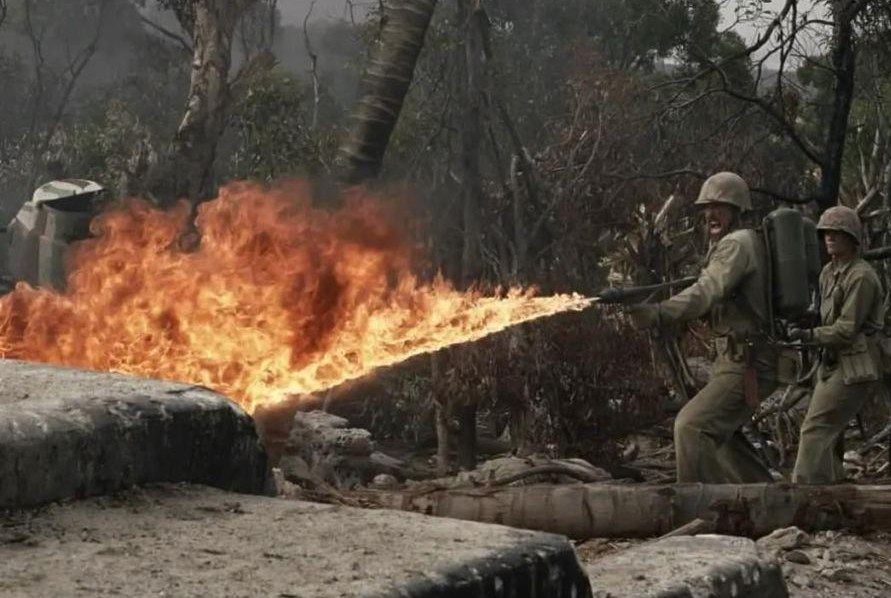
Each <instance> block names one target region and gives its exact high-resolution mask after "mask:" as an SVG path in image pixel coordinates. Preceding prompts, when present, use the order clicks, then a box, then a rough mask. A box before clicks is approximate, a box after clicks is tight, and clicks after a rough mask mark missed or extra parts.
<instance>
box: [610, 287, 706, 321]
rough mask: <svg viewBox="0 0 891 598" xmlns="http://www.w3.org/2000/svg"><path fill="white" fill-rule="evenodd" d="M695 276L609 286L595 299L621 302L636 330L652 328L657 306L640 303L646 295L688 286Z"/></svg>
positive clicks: (612, 302) (656, 316)
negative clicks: (637, 284) (625, 285)
mask: <svg viewBox="0 0 891 598" xmlns="http://www.w3.org/2000/svg"><path fill="white" fill-rule="evenodd" d="M696 280H697V278H696V277H695V276H694V277H690V278H682V279H680V280H670V281H668V282H663V283H660V284H651V285H645V286H639V287H610V288H607V289H604V290H602V291H600V293H598V294H597V296H596V299H597V301H598V302H599V303H611V304H621V305H623V309H624V310H625V312H626V313H627V314H628V317H629V319H630V320H631V325H632V326H634V327H635V328H637V329H638V330H645V329H647V328H652V327H654V326H657V325H658V324H659V308H658V306H657V305H656V304H655V303H640V301H641V300H642V299H644V298H645V297H646V296H647V295H650V294H651V293H653V292H655V291H660V290H662V289H668V288H671V287H688V286H690V285H691V284H693V283H694V282H696Z"/></svg>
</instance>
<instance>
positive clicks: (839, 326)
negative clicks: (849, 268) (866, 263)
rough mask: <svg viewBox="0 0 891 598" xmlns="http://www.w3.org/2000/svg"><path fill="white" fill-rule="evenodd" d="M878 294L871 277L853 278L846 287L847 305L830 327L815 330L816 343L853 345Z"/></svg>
mask: <svg viewBox="0 0 891 598" xmlns="http://www.w3.org/2000/svg"><path fill="white" fill-rule="evenodd" d="M878 293H879V289H878V287H877V286H876V283H875V281H874V280H872V279H871V278H870V277H869V276H864V275H859V276H856V277H855V276H852V277H851V280H849V281H847V282H846V285H845V303H844V305H842V308H841V312H840V313H839V316H838V319H836V320H835V322H834V323H833V324H831V325H829V326H818V327H816V328H814V330H813V336H814V342H815V343H817V344H818V345H822V346H824V347H844V346H846V345H850V344H851V343H853V342H854V338H855V337H856V336H857V333H858V332H860V329H861V328H862V327H863V322H865V321H866V318H867V317H868V316H869V309H870V307H871V306H872V305H873V302H874V301H875V298H876V296H877V294H878Z"/></svg>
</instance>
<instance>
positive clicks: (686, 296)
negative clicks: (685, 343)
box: [658, 239, 750, 326]
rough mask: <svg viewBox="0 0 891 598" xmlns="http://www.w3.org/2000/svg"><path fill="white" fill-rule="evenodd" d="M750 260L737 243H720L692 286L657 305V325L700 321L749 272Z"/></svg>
mask: <svg viewBox="0 0 891 598" xmlns="http://www.w3.org/2000/svg"><path fill="white" fill-rule="evenodd" d="M749 265H750V264H749V256H748V255H747V254H746V252H745V251H744V250H743V247H742V244H741V243H740V242H739V241H737V240H736V239H723V240H722V241H720V242H719V243H718V246H717V247H715V251H714V253H713V254H712V256H711V259H710V260H709V263H708V265H707V266H706V267H705V269H703V271H702V273H701V274H700V275H699V280H697V281H696V282H695V283H694V284H693V285H692V286H690V287H687V288H686V289H684V290H683V291H681V292H680V293H678V294H677V295H675V296H674V297H672V298H671V299H667V300H665V301H662V302H661V303H659V304H658V323H659V325H661V326H668V325H672V324H677V323H680V322H689V321H690V320H695V319H697V318H700V317H702V316H703V315H705V314H706V313H708V311H709V310H710V309H711V308H712V306H713V305H714V304H715V303H717V302H719V301H721V300H722V299H725V298H726V297H728V296H729V295H730V294H731V293H732V292H733V289H734V288H736V287H737V286H738V285H739V284H740V282H741V281H742V279H743V277H744V276H745V275H746V273H747V272H748V269H749Z"/></svg>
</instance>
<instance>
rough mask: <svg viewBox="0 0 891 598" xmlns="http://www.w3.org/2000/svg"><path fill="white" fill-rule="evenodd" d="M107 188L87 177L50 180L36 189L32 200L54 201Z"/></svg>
mask: <svg viewBox="0 0 891 598" xmlns="http://www.w3.org/2000/svg"><path fill="white" fill-rule="evenodd" d="M104 190H105V189H104V188H103V187H102V185H100V184H99V183H95V182H93V181H88V180H85V179H63V180H59V181H50V182H48V183H45V184H43V185H41V186H40V187H38V188H37V189H35V190H34V195H32V196H31V201H32V202H34V204H35V205H40V204H42V203H47V202H53V201H57V200H60V199H67V198H70V197H78V196H83V195H92V194H96V193H101V192H102V191H104Z"/></svg>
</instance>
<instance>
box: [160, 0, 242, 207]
mask: <svg viewBox="0 0 891 598" xmlns="http://www.w3.org/2000/svg"><path fill="white" fill-rule="evenodd" d="M256 1H257V0H195V2H194V3H193V4H192V10H191V11H185V12H178V13H177V17H178V18H179V20H180V23H181V25H182V26H183V28H184V29H186V30H187V31H189V32H190V33H191V34H192V44H193V52H194V54H193V57H192V77H191V83H190V86H189V95H188V100H187V103H186V111H185V115H184V116H183V120H182V122H181V123H180V125H179V128H178V129H177V131H176V135H175V136H174V139H173V146H172V155H171V163H172V165H174V167H173V168H172V169H171V172H170V173H169V174H170V175H171V176H172V177H173V179H174V180H173V189H172V191H173V195H174V198H173V199H177V198H181V197H187V198H189V199H190V200H191V203H192V205H193V206H194V205H195V204H197V203H198V202H200V201H201V200H203V199H206V198H207V197H209V196H211V195H212V194H213V189H212V177H211V175H212V171H213V164H214V160H215V158H216V153H217V144H218V143H219V139H220V136H221V135H222V134H223V130H224V129H225V127H226V119H227V117H228V113H229V105H230V103H231V102H230V100H231V89H230V86H229V70H230V67H231V64H232V39H233V36H234V33H235V27H236V25H237V23H238V19H239V18H240V17H241V15H242V14H243V13H244V11H245V10H246V9H247V8H248V7H250V6H251V5H252V4H254V3H255V2H256Z"/></svg>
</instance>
